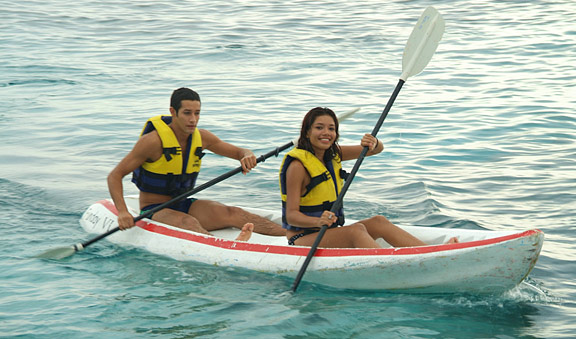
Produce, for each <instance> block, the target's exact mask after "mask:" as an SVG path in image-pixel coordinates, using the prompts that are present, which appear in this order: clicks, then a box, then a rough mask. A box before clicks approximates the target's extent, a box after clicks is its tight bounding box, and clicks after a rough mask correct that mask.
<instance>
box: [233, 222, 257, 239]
mask: <svg viewBox="0 0 576 339" xmlns="http://www.w3.org/2000/svg"><path fill="white" fill-rule="evenodd" d="M252 231H254V224H253V223H251V222H249V223H246V224H245V225H244V226H242V230H241V231H240V234H238V237H236V241H248V240H250V237H251V236H252Z"/></svg>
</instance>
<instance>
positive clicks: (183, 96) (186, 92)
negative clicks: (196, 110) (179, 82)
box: [170, 87, 200, 114]
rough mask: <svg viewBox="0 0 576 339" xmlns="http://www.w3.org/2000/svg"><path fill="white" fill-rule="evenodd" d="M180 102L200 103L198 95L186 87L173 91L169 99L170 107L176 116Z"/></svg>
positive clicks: (180, 105)
mask: <svg viewBox="0 0 576 339" xmlns="http://www.w3.org/2000/svg"><path fill="white" fill-rule="evenodd" d="M182 100H192V101H200V95H198V93H196V92H195V91H193V90H191V89H190V88H186V87H181V88H178V89H177V90H174V92H172V97H170V107H172V108H174V110H175V111H176V114H178V111H179V110H180V107H182Z"/></svg>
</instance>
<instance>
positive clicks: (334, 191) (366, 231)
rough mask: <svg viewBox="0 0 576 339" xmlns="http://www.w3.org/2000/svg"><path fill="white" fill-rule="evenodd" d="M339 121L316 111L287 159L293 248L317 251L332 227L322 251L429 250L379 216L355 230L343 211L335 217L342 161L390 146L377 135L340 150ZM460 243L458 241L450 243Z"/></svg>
mask: <svg viewBox="0 0 576 339" xmlns="http://www.w3.org/2000/svg"><path fill="white" fill-rule="evenodd" d="M338 137H339V134H338V119H337V118H336V115H335V114H334V112H333V111H332V110H331V109H328V108H322V107H316V108H313V109H312V110H310V111H309V112H308V113H307V114H306V116H305V117H304V120H303V121H302V128H301V130H300V138H299V140H298V145H297V147H296V148H294V149H292V150H291V151H290V152H288V153H287V154H286V156H285V157H284V160H283V162H282V166H281V169H280V189H281V192H282V227H284V228H285V229H286V237H287V238H288V244H290V245H298V246H312V244H313V243H314V240H315V239H316V236H317V234H316V233H317V232H318V231H319V230H320V228H321V227H322V226H323V225H328V226H329V228H328V229H327V230H326V233H325V234H324V236H323V238H322V241H321V242H320V244H319V247H325V248H326V247H328V248H329V247H332V248H380V246H379V245H378V244H377V243H376V241H375V239H378V238H383V239H384V240H385V241H386V242H387V243H389V244H390V245H392V246H394V247H411V246H424V245H426V244H425V243H424V242H422V241H421V240H419V239H417V238H416V237H414V236H412V235H411V234H409V233H408V232H406V231H404V230H402V229H401V228H399V227H397V226H396V225H394V224H392V223H391V222H390V221H389V220H388V219H386V218H385V217H384V216H381V215H377V216H373V217H371V218H368V219H364V220H361V221H359V222H357V223H355V224H352V225H349V226H346V227H339V226H342V225H343V224H344V213H343V210H342V209H340V210H338V211H337V212H336V213H332V212H330V210H331V208H332V204H333V203H334V202H335V201H336V199H337V197H338V194H339V193H340V191H341V189H342V186H343V176H345V172H343V170H342V166H341V161H346V160H352V159H357V158H358V157H359V156H360V153H361V152H362V149H363V148H364V147H365V146H367V147H368V149H369V151H368V153H367V154H366V155H367V156H370V155H374V154H378V153H380V152H382V151H383V150H384V145H382V143H381V142H379V141H378V139H376V138H375V137H374V136H372V135H371V134H365V135H364V137H362V140H361V142H360V145H356V146H339V145H338V143H337V141H338ZM455 242H458V240H457V239H456V238H452V239H450V241H449V243H455Z"/></svg>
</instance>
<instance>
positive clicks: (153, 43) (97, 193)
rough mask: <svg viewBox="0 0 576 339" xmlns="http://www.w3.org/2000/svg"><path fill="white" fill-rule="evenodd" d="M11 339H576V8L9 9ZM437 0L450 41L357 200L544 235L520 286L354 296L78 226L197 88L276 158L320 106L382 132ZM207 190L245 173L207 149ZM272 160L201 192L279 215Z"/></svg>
mask: <svg viewBox="0 0 576 339" xmlns="http://www.w3.org/2000/svg"><path fill="white" fill-rule="evenodd" d="M0 4H1V6H0V18H2V20H0V32H1V34H0V141H1V142H0V207H1V210H2V213H1V214H0V237H1V246H0V282H1V286H2V288H1V289H0V336H1V337H21V338H58V337H68V338H192V337H208V338H220V337H224V338H236V337H255V338H299V337H313V338H351V337H353V338H572V337H574V336H576V325H574V324H575V323H576V302H575V298H576V283H575V280H576V263H575V260H574V259H575V255H576V245H575V243H576V236H575V232H574V231H575V230H576V228H575V225H576V115H575V112H574V110H575V108H576V99H575V98H576V95H575V94H574V93H576V91H575V87H576V68H575V65H576V25H575V24H574V23H575V22H576V3H575V2H573V1H572V0H558V1H513V0H508V1H471V0H455V1H448V0H443V1H442V0H441V1H423V0H422V1H420V0H414V1H398V0H397V1H374V0H358V1H343V0H342V1H340V0H331V1H290V2H280V1H261V0H251V1H244V0H236V1H220V0H214V1H178V2H173V1H165V0H159V1H146V0H143V1H111V0H103V1H98V2H93V1H82V0H80V1H73V2H70V1H62V0H51V1H30V0H23V1H20V2H11V1H1V2H0ZM429 5H434V6H435V7H436V8H437V9H438V10H439V11H440V13H442V15H443V17H444V19H445V21H446V32H445V34H444V37H443V39H442V41H441V43H440V45H439V47H438V50H437V52H436V54H435V55H434V57H433V59H432V61H431V62H430V64H429V65H428V66H427V68H426V69H425V70H424V71H423V72H422V74H420V75H418V76H414V77H412V78H410V79H409V80H408V82H407V83H406V84H405V85H404V88H403V89H402V91H401V92H400V95H399V96H398V98H397V100H396V103H395V104H394V106H393V107H392V110H391V111H390V114H389V115H388V118H387V119H386V121H385V122H384V125H383V126H382V129H381V130H380V132H379V134H378V137H379V138H380V140H382V142H384V144H385V146H386V151H385V152H384V153H382V154H380V155H379V156H376V157H370V158H367V159H366V160H365V161H364V163H363V165H362V167H361V169H360V171H359V172H358V175H357V176H356V178H355V179H354V182H353V184H352V185H351V187H350V190H349V191H348V193H347V195H346V198H345V205H346V208H347V211H348V215H349V216H351V217H353V218H359V217H362V216H365V215H373V214H378V213H379V214H384V215H386V216H387V217H389V218H390V219H391V220H392V221H394V222H396V223H398V224H413V225H425V226H430V227H451V228H472V229H493V230H524V229H531V228H539V229H541V230H542V231H544V233H545V234H546V241H545V243H544V247H543V249H542V253H541V256H540V259H539V261H538V262H537V264H536V266H535V268H534V270H533V271H532V272H531V274H530V275H529V277H528V279H527V282H526V283H523V284H521V285H520V286H518V287H517V288H515V289H513V290H511V291H507V292H505V293H502V294H498V295H412V294H392V293H362V292H354V291H338V290H331V289H326V288H323V287H322V286H316V285H312V284H307V283H303V284H301V286H300V288H299V290H298V293H296V294H291V293H287V292H286V291H288V290H289V289H290V285H291V283H292V282H291V281H289V280H287V279H283V278H279V277H276V276H272V275H266V274H262V273H255V272H248V271H243V270H234V269H227V268H222V267H212V266H206V265H201V264H195V263H190V262H178V261H175V260H172V259H169V258H165V257H162V256H157V255H153V254H151V253H148V252H145V251H143V250H139V249H134V248H123V247H120V246H117V245H114V244H111V243H109V242H107V241H106V240H103V241H100V242H98V243H96V244H94V245H92V246H91V247H90V248H89V249H87V250H86V251H85V252H82V253H78V254H76V255H74V256H73V257H71V258H67V259H64V260H39V259H35V258H33V256H34V255H35V254H38V253H41V252H43V251H45V250H49V249H51V248H54V247H59V246H64V245H71V244H74V243H77V242H80V241H84V240H87V239H88V238H90V237H91V236H89V235H87V234H85V232H83V231H82V229H81V228H80V226H79V224H78V219H79V218H80V216H81V214H82V213H83V211H84V210H85V209H86V208H87V207H88V206H89V205H90V204H92V203H93V202H95V201H97V200H100V199H102V198H106V197H108V192H107V188H106V182H105V181H106V176H107V174H108V172H109V171H110V170H111V169H112V168H113V167H114V166H115V164H116V163H117V162H118V161H119V160H120V159H121V158H122V157H123V156H124V155H125V154H126V153H127V152H128V151H129V150H130V148H131V147H132V145H133V144H134V142H135V141H136V139H137V137H138V134H139V132H140V129H141V128H142V125H143V123H144V122H145V120H146V119H147V118H148V117H150V116H153V115H157V114H161V113H168V107H169V96H170V94H171V92H172V90H174V89H175V88H178V87H181V86H187V87H191V88H193V89H195V90H197V91H198V92H199V93H200V95H201V96H202V100H203V107H202V108H203V112H202V118H201V122H200V125H201V127H202V128H206V129H209V130H211V131H212V132H214V133H216V134H217V135H219V136H220V137H221V138H222V139H224V140H226V141H230V142H233V143H235V144H237V145H241V146H244V147H248V148H251V149H252V150H254V152H255V153H256V154H257V155H260V154H264V153H266V152H268V151H270V150H272V149H273V148H275V147H277V146H280V145H283V144H284V143H286V142H288V141H290V140H292V139H293V138H294V137H296V135H297V134H298V127H299V123H300V120H301V118H302V116H303V115H304V114H305V112H306V111H308V110H309V109H310V108H312V107H315V106H328V107H331V108H333V109H334V110H335V111H336V112H337V113H338V112H343V111H346V110H349V109H352V108H356V107H360V108H361V111H360V112H359V113H357V114H356V115H355V116H354V117H353V118H351V119H349V120H347V121H345V122H343V123H342V125H341V134H342V138H341V143H342V144H346V143H355V142H357V141H358V139H359V138H360V136H361V135H362V134H363V133H366V132H370V131H371V130H372V128H373V127H374V125H375V123H376V121H377V120H378V117H379V115H380V113H381V112H382V110H383V108H384V106H385V104H386V102H387V100H388V98H389V96H390V95H391V93H392V90H393V89H394V86H395V85H396V83H397V81H398V77H399V76H400V73H401V64H402V62H401V59H402V51H403V49H404V45H405V42H406V40H407V39H408V36H409V34H410V32H411V31H412V27H413V26H414V24H415V23H416V21H417V19H418V17H419V16H420V14H421V13H422V11H423V10H424V9H425V8H426V7H427V6H429ZM204 159H205V162H204V168H203V171H202V174H201V177H200V179H199V182H204V181H208V180H209V179H212V178H214V177H216V176H217V175H220V174H222V173H224V172H226V171H228V170H230V169H233V168H235V167H236V166H237V165H238V164H237V163H236V162H235V161H232V160H229V159H225V158H221V157H218V156H215V155H211V154H209V155H207V156H206V157H205V158H204ZM279 165H280V159H276V158H272V159H269V160H267V161H266V162H265V163H263V164H261V165H260V166H258V168H257V169H255V170H254V171H252V172H251V173H250V174H249V175H247V176H236V177H233V178H230V179H228V180H226V181H224V182H222V183H220V184H218V185H217V186H214V187H212V188H210V189H207V190H205V191H204V192H202V193H201V194H199V195H198V197H200V198H205V199H214V200H218V201H222V202H224V203H228V204H231V205H234V204H236V205H257V206H260V207H264V208H277V206H278V203H279V193H278V187H277V171H278V167H279ZM352 165H353V163H350V164H349V167H348V168H351V167H352ZM135 192H136V191H135V189H134V187H133V186H132V185H131V184H130V183H128V181H127V182H126V193H127V194H132V193H135Z"/></svg>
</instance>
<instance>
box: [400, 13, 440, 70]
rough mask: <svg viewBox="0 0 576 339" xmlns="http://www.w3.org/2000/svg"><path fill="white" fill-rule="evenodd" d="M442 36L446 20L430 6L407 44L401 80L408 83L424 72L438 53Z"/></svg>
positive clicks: (403, 57) (419, 20)
mask: <svg viewBox="0 0 576 339" xmlns="http://www.w3.org/2000/svg"><path fill="white" fill-rule="evenodd" d="M442 35H444V19H443V18H442V15H440V13H438V11H437V10H436V9H435V8H434V7H432V6H430V7H428V8H426V9H425V10H424V13H422V15H421V16H420V19H418V22H417V23H416V26H415V27H414V29H413V30H412V34H410V38H408V41H407V42H406V47H404V55H403V56H402V75H401V76H400V79H402V80H404V81H406V79H408V78H409V77H411V76H413V75H416V74H418V73H420V72H422V70H423V69H424V67H426V65H428V62H429V61H430V59H432V55H434V52H436V48H437V47H438V43H439V42H440V40H441V39H442Z"/></svg>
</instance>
